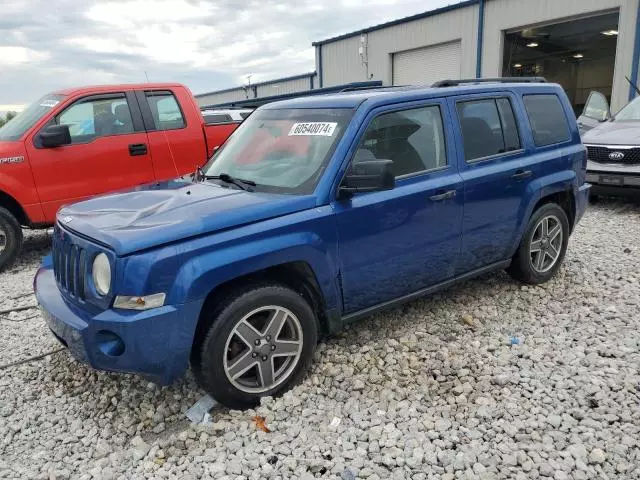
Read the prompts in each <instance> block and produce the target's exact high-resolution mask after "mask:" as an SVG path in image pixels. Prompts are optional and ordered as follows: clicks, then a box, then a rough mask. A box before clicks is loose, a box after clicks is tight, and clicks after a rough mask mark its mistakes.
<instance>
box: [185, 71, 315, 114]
mask: <svg viewBox="0 0 640 480" xmlns="http://www.w3.org/2000/svg"><path fill="white" fill-rule="evenodd" d="M316 81H317V80H316V72H311V73H304V74H302V75H295V76H293V77H285V78H279V79H277V80H269V81H267V82H259V83H254V84H253V85H244V86H239V87H234V88H228V89H225V90H218V91H215V92H207V93H200V94H198V95H196V96H195V97H196V100H197V102H198V105H200V106H205V105H220V104H227V103H231V102H237V101H242V100H249V99H253V98H261V97H271V96H274V95H282V94H287V93H296V92H302V91H306V90H311V89H313V88H314V87H317V85H314V82H316Z"/></svg>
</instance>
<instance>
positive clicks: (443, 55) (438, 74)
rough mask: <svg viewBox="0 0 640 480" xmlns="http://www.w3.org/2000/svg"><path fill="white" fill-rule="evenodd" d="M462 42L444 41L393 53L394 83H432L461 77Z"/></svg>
mask: <svg viewBox="0 0 640 480" xmlns="http://www.w3.org/2000/svg"><path fill="white" fill-rule="evenodd" d="M460 50H461V48H460V42H459V41H457V42H451V43H443V44H440V45H433V46H430V47H424V48H416V49H414V50H406V51H404V52H397V53H394V54H393V84H394V85H431V84H432V83H434V82H437V81H438V80H446V79H451V80H457V79H459V78H460V58H461V55H460Z"/></svg>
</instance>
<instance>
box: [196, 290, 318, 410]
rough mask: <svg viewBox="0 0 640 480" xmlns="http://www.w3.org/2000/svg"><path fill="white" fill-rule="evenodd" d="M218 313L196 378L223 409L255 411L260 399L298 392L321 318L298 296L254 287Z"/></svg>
mask: <svg viewBox="0 0 640 480" xmlns="http://www.w3.org/2000/svg"><path fill="white" fill-rule="evenodd" d="M213 310H214V311H212V312H211V316H212V318H210V320H211V326H210V327H209V330H208V331H207V333H206V336H205V337H204V340H203V341H202V343H201V345H200V346H199V348H200V355H199V356H198V358H197V360H196V362H198V364H197V365H194V373H195V375H196V378H197V379H198V382H199V383H200V385H201V387H202V388H204V389H205V390H206V391H207V392H208V393H209V394H210V395H211V396H212V397H214V398H215V399H216V400H218V401H219V402H221V403H222V404H224V405H226V406H228V407H230V408H248V407H252V406H255V405H256V404H257V403H258V402H259V401H260V397H264V396H274V395H278V394H280V393H283V392H284V391H286V390H287V389H289V388H290V387H291V386H293V385H294V384H295V383H296V382H297V381H298V380H299V379H300V378H301V377H302V375H303V374H304V372H305V370H306V369H307V367H308V366H309V364H310V363H311V360H312V358H313V352H314V351H315V347H316V343H317V339H318V333H317V332H318V329H317V324H316V317H315V315H314V313H313V310H312V309H311V307H310V306H309V304H308V303H307V302H306V301H305V300H304V298H303V297H302V296H301V295H300V294H298V293H296V292H294V291H293V290H291V289H289V288H287V287H285V286H282V285H279V284H261V285H255V286H252V287H249V288H246V289H243V290H239V291H238V292H236V293H234V294H232V295H231V296H229V297H227V299H226V300H225V301H223V302H222V305H219V306H217V307H216V308H214V309H213Z"/></svg>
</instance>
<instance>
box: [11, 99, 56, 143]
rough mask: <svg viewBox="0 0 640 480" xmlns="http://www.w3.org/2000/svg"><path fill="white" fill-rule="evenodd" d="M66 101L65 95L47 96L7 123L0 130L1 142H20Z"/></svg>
mask: <svg viewBox="0 0 640 480" xmlns="http://www.w3.org/2000/svg"><path fill="white" fill-rule="evenodd" d="M63 99H64V95H47V96H46V97H42V98H41V99H40V100H38V101H37V102H35V103H32V104H31V105H29V106H28V107H27V108H26V109H25V110H23V111H22V112H21V113H19V114H18V115H17V116H15V117H14V118H12V119H11V121H9V122H7V123H6V124H5V125H4V126H3V127H1V128H0V141H5V142H12V141H15V140H20V138H21V137H22V135H24V134H25V132H26V131H27V130H29V129H30V128H31V127H33V126H34V125H35V124H36V123H37V122H38V120H40V119H41V118H42V117H44V116H45V115H46V114H47V113H49V112H50V111H51V109H52V108H53V107H55V106H56V105H58V104H59V103H60V102H61V101H62V100H63Z"/></svg>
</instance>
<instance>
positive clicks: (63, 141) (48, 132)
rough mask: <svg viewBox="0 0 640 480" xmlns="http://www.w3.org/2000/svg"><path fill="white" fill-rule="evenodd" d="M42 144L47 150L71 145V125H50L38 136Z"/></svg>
mask: <svg viewBox="0 0 640 480" xmlns="http://www.w3.org/2000/svg"><path fill="white" fill-rule="evenodd" d="M38 136H39V137H40V142H41V144H42V146H43V147H45V148H54V147H60V146H62V145H70V144H71V132H70V131H69V125H49V126H48V127H44V128H43V129H42V130H41V131H40V133H39V134H38Z"/></svg>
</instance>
